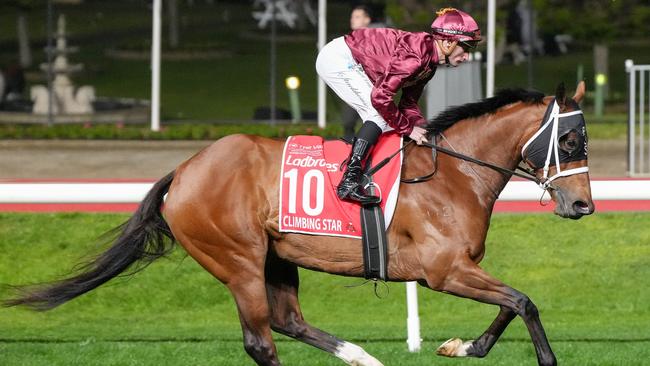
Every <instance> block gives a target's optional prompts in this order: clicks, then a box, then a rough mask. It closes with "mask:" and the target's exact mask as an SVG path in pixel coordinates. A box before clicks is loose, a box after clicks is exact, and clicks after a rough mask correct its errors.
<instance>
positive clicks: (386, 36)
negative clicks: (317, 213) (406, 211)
mask: <svg viewBox="0 0 650 366" xmlns="http://www.w3.org/2000/svg"><path fill="white" fill-rule="evenodd" d="M436 14H437V15H438V17H437V18H436V19H435V20H434V21H433V24H431V31H430V32H429V33H427V32H415V33H414V32H406V31H402V30H398V29H391V28H362V29H357V30H354V31H352V32H350V33H349V34H347V35H346V36H344V37H339V38H336V39H334V40H332V41H331V42H330V43H328V44H327V45H325V47H323V48H322V49H321V51H320V52H319V54H318V57H317V59H316V71H317V72H318V75H319V76H320V77H321V78H322V79H323V80H324V81H325V83H326V84H327V85H328V86H329V87H330V88H331V89H332V90H334V92H335V93H336V94H337V95H338V96H339V97H340V98H341V99H343V100H344V101H345V102H346V103H347V104H349V105H350V106H351V107H353V108H354V109H355V110H356V111H357V112H358V113H359V115H360V116H361V118H362V120H363V121H364V123H363V125H362V126H361V128H360V129H359V132H358V133H357V134H356V137H355V138H354V141H353V144H352V151H351V152H350V157H349V158H348V161H347V164H346V166H345V172H344V174H343V178H342V179H341V182H340V183H339V185H338V187H337V189H336V193H337V195H338V197H339V198H340V199H341V200H348V201H355V202H359V203H361V204H362V205H367V204H375V203H379V202H380V198H379V197H376V196H372V195H369V194H367V192H366V190H365V189H364V188H363V186H362V185H361V179H362V177H363V168H362V167H363V162H364V161H365V159H366V158H367V156H368V155H369V153H370V151H371V150H372V147H373V146H374V144H375V143H376V142H377V140H378V139H379V136H380V135H381V134H382V133H384V132H388V131H392V130H395V131H396V132H397V133H399V134H401V135H403V136H408V137H409V138H411V139H412V140H413V141H415V142H416V143H418V144H422V143H423V142H426V141H427V139H426V130H425V129H424V128H422V127H420V126H421V125H423V124H424V123H425V122H426V121H425V119H424V117H423V116H422V112H421V111H420V108H419V106H418V100H419V99H420V96H421V95H422V91H423V89H424V86H425V85H426V84H427V82H428V81H429V80H430V79H431V78H432V77H433V74H434V72H435V70H436V68H437V67H438V66H439V65H446V66H458V65H459V64H461V63H463V62H465V61H467V60H468V59H469V52H470V50H472V49H474V48H476V45H477V44H478V42H479V41H480V40H481V31H480V29H479V27H478V24H477V23H476V21H475V20H474V19H473V18H472V17H471V16H470V15H469V14H467V13H465V12H463V11H460V10H457V9H454V8H445V9H441V10H440V11H438V12H437V13H436ZM400 90H401V91H402V96H401V98H400V102H399V104H398V105H396V104H395V102H394V101H393V97H394V96H395V94H397V92H398V91H400Z"/></svg>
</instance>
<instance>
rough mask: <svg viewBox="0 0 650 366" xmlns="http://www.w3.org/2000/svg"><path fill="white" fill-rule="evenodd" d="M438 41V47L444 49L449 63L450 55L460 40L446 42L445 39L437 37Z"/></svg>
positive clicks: (446, 61)
mask: <svg viewBox="0 0 650 366" xmlns="http://www.w3.org/2000/svg"><path fill="white" fill-rule="evenodd" d="M436 43H437V44H438V48H439V49H440V50H441V51H442V54H443V55H444V56H445V64H447V65H449V56H450V55H451V53H452V52H454V49H455V48H456V46H458V41H448V42H445V40H442V39H437V40H436Z"/></svg>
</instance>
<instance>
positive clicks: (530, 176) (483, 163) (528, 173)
mask: <svg viewBox="0 0 650 366" xmlns="http://www.w3.org/2000/svg"><path fill="white" fill-rule="evenodd" d="M411 142H413V141H411ZM422 146H425V147H428V148H430V149H432V150H435V151H438V152H441V153H443V154H446V155H449V156H451V157H454V158H457V159H460V160H465V161H468V162H470V163H474V164H477V165H480V166H483V167H486V168H490V169H492V170H495V171H497V172H499V173H501V174H504V175H515V176H517V177H520V178H523V179H526V180H529V181H532V182H535V183H536V184H538V185H539V184H541V183H542V182H541V180H539V179H538V178H537V177H536V176H535V174H534V173H533V172H532V171H530V170H528V169H526V168H522V167H520V166H518V167H517V168H516V169H518V170H521V171H522V173H519V172H517V170H511V169H507V168H504V167H501V166H498V165H495V164H492V163H488V162H487V161H483V160H480V159H476V158H473V157H471V156H467V155H464V154H461V153H458V152H455V151H452V150H449V149H446V148H444V147H440V146H438V145H435V144H431V143H428V142H423V143H422ZM431 177H433V173H432V174H427V175H425V176H423V177H418V178H412V179H403V180H402V182H404V183H419V182H424V181H427V180H429V179H431Z"/></svg>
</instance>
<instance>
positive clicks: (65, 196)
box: [0, 180, 650, 203]
mask: <svg viewBox="0 0 650 366" xmlns="http://www.w3.org/2000/svg"><path fill="white" fill-rule="evenodd" d="M152 185H153V183H0V203H137V202H140V201H141V200H142V199H143V198H144V196H145V195H146V194H147V192H148V191H149V189H151V186H152ZM591 194H592V198H593V199H594V200H617V201H618V200H650V180H592V181H591ZM541 195H542V190H541V189H539V188H538V187H537V185H535V184H534V183H532V182H526V181H513V182H509V183H508V184H507V185H506V188H505V189H504V190H503V192H501V195H500V196H499V200H500V201H537V200H539V199H540V197H541Z"/></svg>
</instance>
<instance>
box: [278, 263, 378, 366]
mask: <svg viewBox="0 0 650 366" xmlns="http://www.w3.org/2000/svg"><path fill="white" fill-rule="evenodd" d="M298 284H299V279H298V268H297V267H296V265H295V264H293V263H289V262H287V261H284V260H282V259H279V258H278V257H276V256H274V255H273V254H271V253H270V254H269V257H268V258H267V265H266V290H267V294H268V299H269V305H270V307H271V328H272V329H273V330H274V331H276V332H278V333H282V334H284V335H286V336H289V337H291V338H294V339H297V340H299V341H301V342H304V343H307V344H309V345H311V346H314V347H316V348H319V349H321V350H323V351H326V352H328V353H331V354H333V355H335V356H336V357H338V358H340V359H341V360H343V361H345V362H346V363H347V364H349V365H358V366H381V365H382V363H381V362H379V361H378V360H377V359H375V358H374V357H372V356H371V355H369V354H368V353H366V351H364V350H363V349H362V348H361V347H359V346H357V345H355V344H352V343H349V342H346V341H343V340H341V339H338V338H336V337H334V336H333V335H331V334H328V333H326V332H324V331H322V330H320V329H318V328H315V327H313V326H311V325H309V324H308V323H307V322H306V321H305V319H304V318H303V316H302V312H301V311H300V304H299V302H298Z"/></svg>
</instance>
